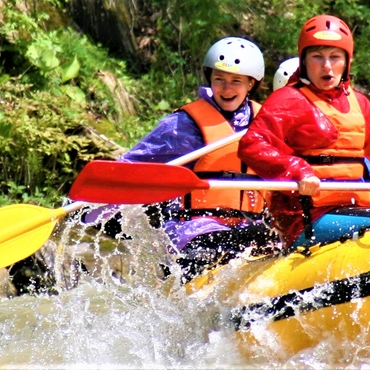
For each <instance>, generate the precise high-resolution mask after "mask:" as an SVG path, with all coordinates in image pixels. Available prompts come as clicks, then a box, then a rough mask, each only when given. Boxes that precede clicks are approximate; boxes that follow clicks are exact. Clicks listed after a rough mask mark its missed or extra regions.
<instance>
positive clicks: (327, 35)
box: [298, 15, 353, 59]
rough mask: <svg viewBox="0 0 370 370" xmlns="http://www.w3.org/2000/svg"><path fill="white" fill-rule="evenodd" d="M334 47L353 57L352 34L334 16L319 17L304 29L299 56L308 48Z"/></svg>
mask: <svg viewBox="0 0 370 370" xmlns="http://www.w3.org/2000/svg"><path fill="white" fill-rule="evenodd" d="M319 45H322V46H333V47H337V48H341V49H343V50H345V51H346V52H347V53H348V57H349V59H351V58H352V56H353V37H352V32H351V30H350V29H349V27H348V26H347V24H346V23H345V22H343V21H342V20H341V19H339V18H337V17H334V16H332V15H318V16H316V17H313V18H311V19H310V20H308V21H307V22H306V23H305V24H304V26H303V27H302V30H301V34H300V35H299V40H298V55H299V56H301V55H302V51H303V50H304V49H305V48H307V47H308V46H319Z"/></svg>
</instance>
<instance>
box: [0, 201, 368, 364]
mask: <svg viewBox="0 0 370 370" xmlns="http://www.w3.org/2000/svg"><path fill="white" fill-rule="evenodd" d="M117 211H121V212H122V214H123V215H124V217H123V218H122V221H121V222H122V226H123V230H125V233H127V234H129V235H130V236H131V237H132V238H131V239H130V240H127V239H125V240H119V239H117V240H115V241H114V240H111V241H110V243H109V248H108V247H107V246H106V245H104V240H105V242H107V240H106V238H105V237H104V235H102V234H101V231H97V230H95V229H94V230H95V233H94V237H93V240H92V242H89V243H86V235H87V234H89V233H90V232H91V228H92V225H89V224H87V225H86V224H83V223H81V222H79V215H77V217H76V215H75V216H74V217H71V218H69V219H67V220H65V221H64V222H63V223H62V224H61V225H60V226H59V229H58V230H57V231H56V233H55V235H54V236H53V240H54V241H55V246H56V247H55V250H54V255H53V258H52V263H53V267H54V270H55V276H56V279H57V284H56V285H57V287H56V289H57V292H58V294H57V295H54V296H50V295H37V296H29V295H24V296H21V297H16V298H14V299H3V300H2V301H1V306H0V333H1V340H0V368H2V369H15V368H16V369H23V368H24V369H154V368H155V369H251V368H252V369H257V368H258V369H261V368H265V369H271V368H276V369H281V368H287V369H289V368H295V369H331V368H333V367H335V368H337V369H339V368H343V369H352V368H356V369H369V368H370V365H369V364H370V361H369V358H370V352H369V348H368V347H367V344H366V343H363V344H362V345H360V344H359V343H357V344H354V343H336V342H334V341H333V340H332V339H328V340H327V341H322V342H321V343H320V344H319V345H318V346H316V347H314V348H310V349H308V350H305V351H302V352H301V353H299V354H297V355H296V356H294V357H291V358H289V359H288V360H285V361H284V362H279V361H277V360H274V359H273V357H272V356H271V354H272V353H273V352H274V351H276V350H277V349H278V346H279V341H278V338H276V336H274V335H273V334H272V333H269V331H268V328H267V326H266V325H263V324H261V323H259V324H258V325H254V326H253V327H252V328H251V330H253V331H254V334H255V335H256V337H257V338H260V340H261V341H263V342H264V343H265V346H264V347H263V348H262V347H259V346H258V345H256V346H255V348H253V349H252V351H251V356H250V357H249V358H247V359H246V358H245V357H242V356H241V355H240V352H239V350H238V344H237V341H236V339H235V332H234V331H233V328H232V325H230V322H229V321H228V313H229V312H228V310H229V308H228V307H223V306H222V305H221V304H220V302H219V301H218V300H217V295H212V294H208V295H207V294H205V295H204V296H203V297H201V294H198V295H194V296H189V295H188V294H187V293H186V292H185V289H184V287H183V286H182V285H181V284H180V271H179V269H178V267H177V266H176V264H174V258H173V256H172V255H170V254H169V253H168V252H167V246H168V243H169V239H168V238H167V236H166V235H165V233H164V232H163V231H162V230H161V229H153V228H152V227H151V226H150V225H149V223H148V220H147V217H146V215H145V214H144V212H143V209H142V207H140V206H121V207H119V208H117ZM103 222H104V220H103ZM87 245H89V248H88V247H87ZM81 258H84V263H85V264H86V267H87V268H88V270H89V272H90V273H89V274H86V273H85V272H84V271H82V270H81V269H80V267H81V265H77V267H76V264H73V268H71V261H76V260H79V259H81ZM161 265H168V266H170V268H171V275H170V277H169V278H167V279H164V278H163V269H162V268H161V267H160V266H161ZM224 273H225V274H228V273H230V274H232V273H233V269H232V268H231V266H230V269H229V270H228V269H225V271H224ZM244 294H247V293H244ZM309 329H310V328H307V330H309ZM266 345H267V347H270V348H271V352H269V351H266ZM338 354H339V356H338Z"/></svg>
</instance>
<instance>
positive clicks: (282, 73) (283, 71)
mask: <svg viewBox="0 0 370 370" xmlns="http://www.w3.org/2000/svg"><path fill="white" fill-rule="evenodd" d="M298 67H299V58H298V57H294V58H291V59H288V60H286V61H284V62H283V63H281V64H280V65H279V68H278V69H277V71H276V72H275V75H274V81H273V83H272V87H273V90H274V91H275V90H277V89H280V87H283V86H285V85H286V84H287V82H288V80H289V77H290V76H291V75H292V74H293V73H294V72H295V71H296V70H297V68H298Z"/></svg>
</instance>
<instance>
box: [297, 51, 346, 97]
mask: <svg viewBox="0 0 370 370" xmlns="http://www.w3.org/2000/svg"><path fill="white" fill-rule="evenodd" d="M346 60H347V54H346V52H345V51H344V50H343V49H340V48H335V47H316V48H308V49H307V52H306V56H305V58H304V60H303V64H304V65H305V66H306V70H307V77H308V79H309V80H310V81H311V82H312V84H314V85H315V86H316V87H317V88H318V89H320V90H330V89H333V88H335V87H336V86H338V85H339V83H340V81H341V79H342V75H343V73H344V71H345V69H346Z"/></svg>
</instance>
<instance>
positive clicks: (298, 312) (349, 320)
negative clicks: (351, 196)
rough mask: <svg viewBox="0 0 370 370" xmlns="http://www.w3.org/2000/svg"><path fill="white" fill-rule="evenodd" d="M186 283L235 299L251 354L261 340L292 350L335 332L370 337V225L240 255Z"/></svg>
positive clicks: (239, 334) (241, 335) (277, 351)
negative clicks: (271, 252)
mask: <svg viewBox="0 0 370 370" xmlns="http://www.w3.org/2000/svg"><path fill="white" fill-rule="evenodd" d="M186 289H187V293H188V294H190V295H192V296H197V297H198V298H199V299H206V298H208V297H211V298H212V299H213V300H218V302H220V304H221V305H223V306H227V307H230V310H229V312H230V317H229V319H230V322H231V323H232V328H233V329H232V330H235V336H236V338H237V339H238V340H239V343H240V350H241V352H242V353H244V354H245V355H246V356H250V355H251V351H253V347H254V346H258V347H259V349H261V347H262V348H265V349H266V350H268V351H270V353H271V351H273V352H274V355H277V356H289V357H290V356H292V355H294V354H296V353H298V352H299V351H301V350H303V349H305V348H309V347H312V346H315V345H317V344H318V343H320V342H322V341H324V340H325V339H327V338H329V337H331V338H332V337H333V336H334V337H335V338H336V339H338V340H339V341H344V340H349V341H355V340H361V341H362V342H364V341H365V342H366V341H367V342H368V343H370V332H369V321H370V232H366V233H365V234H364V235H363V236H362V237H361V238H360V239H359V240H356V241H354V240H346V241H344V242H340V241H338V242H333V243H330V244H327V245H326V246H322V247H319V246H313V247H310V248H297V250H296V251H294V252H292V253H290V254H289V255H286V256H279V257H271V258H267V259H264V260H259V261H254V262H242V259H240V260H234V261H232V263H230V264H229V265H226V266H222V267H219V268H217V269H215V270H211V271H208V272H207V273H205V274H203V275H202V276H199V277H197V278H196V279H194V280H193V281H191V282H190V283H188V284H187V285H186Z"/></svg>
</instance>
